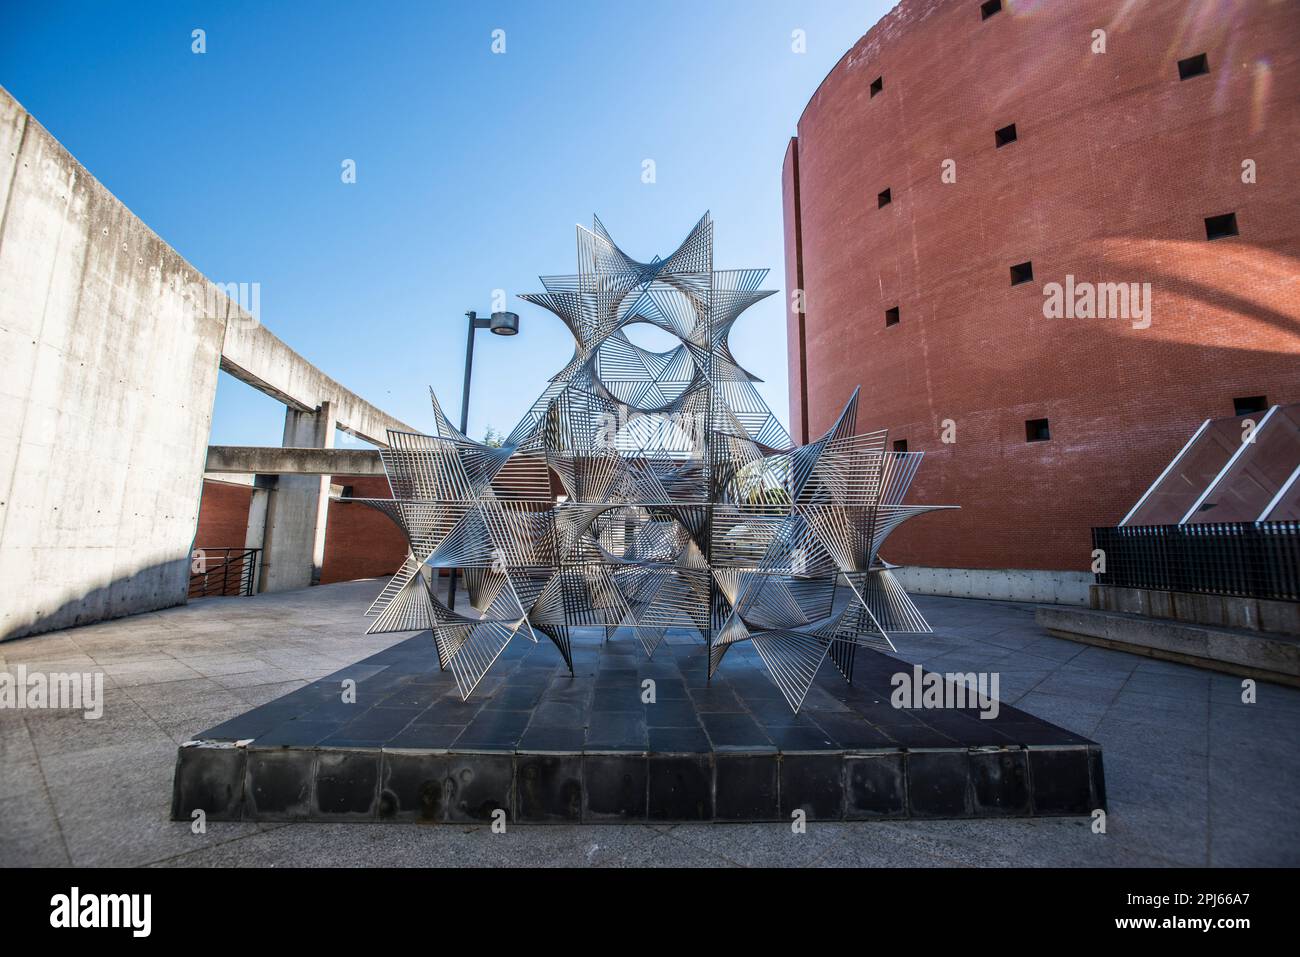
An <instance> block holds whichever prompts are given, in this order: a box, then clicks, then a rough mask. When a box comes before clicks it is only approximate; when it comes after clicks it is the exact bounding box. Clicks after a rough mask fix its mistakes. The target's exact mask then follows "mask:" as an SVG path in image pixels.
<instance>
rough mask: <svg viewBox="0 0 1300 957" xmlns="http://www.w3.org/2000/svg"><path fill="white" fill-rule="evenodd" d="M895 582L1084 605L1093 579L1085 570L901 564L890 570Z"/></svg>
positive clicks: (928, 590) (931, 590) (918, 590)
mask: <svg viewBox="0 0 1300 957" xmlns="http://www.w3.org/2000/svg"><path fill="white" fill-rule="evenodd" d="M894 577H895V578H897V579H898V583H899V584H900V585H902V586H903V587H904V588H906V589H907V590H908V591H910V592H914V593H915V594H918V595H947V596H948V597H950V598H991V599H996V600H998V601H1028V602H1047V603H1049V604H1054V605H1087V604H1088V589H1089V587H1090V586H1091V585H1092V583H1093V582H1094V581H1095V580H1096V579H1095V578H1094V577H1093V576H1092V575H1091V574H1089V573H1088V572H1069V571H1045V570H1041V569H1032V568H930V567H925V566H919V565H904V566H903V567H901V568H898V569H896V570H895V571H894Z"/></svg>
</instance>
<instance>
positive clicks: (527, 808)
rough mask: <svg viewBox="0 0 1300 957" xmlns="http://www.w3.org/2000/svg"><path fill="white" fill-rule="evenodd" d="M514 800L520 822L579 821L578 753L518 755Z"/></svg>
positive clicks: (580, 801)
mask: <svg viewBox="0 0 1300 957" xmlns="http://www.w3.org/2000/svg"><path fill="white" fill-rule="evenodd" d="M515 799H516V801H517V802H518V803H517V805H516V806H517V809H518V819H519V820H521V821H578V820H581V818H582V756H581V755H579V754H573V755H558V754H545V755H541V754H520V755H518V756H517V757H516V758H515Z"/></svg>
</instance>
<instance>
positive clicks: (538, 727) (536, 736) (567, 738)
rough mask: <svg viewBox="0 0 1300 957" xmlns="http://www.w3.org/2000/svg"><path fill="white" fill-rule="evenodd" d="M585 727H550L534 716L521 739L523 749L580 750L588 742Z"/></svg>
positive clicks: (520, 743)
mask: <svg viewBox="0 0 1300 957" xmlns="http://www.w3.org/2000/svg"><path fill="white" fill-rule="evenodd" d="M586 739H587V731H586V729H585V728H566V727H550V726H547V725H545V724H542V723H540V722H539V721H538V719H537V717H536V716H534V717H533V722H532V724H530V725H529V726H528V730H526V731H525V732H524V736H523V737H522V738H520V739H519V750H521V751H572V752H575V753H576V752H579V751H581V750H582V748H583V745H584V744H585V743H586Z"/></svg>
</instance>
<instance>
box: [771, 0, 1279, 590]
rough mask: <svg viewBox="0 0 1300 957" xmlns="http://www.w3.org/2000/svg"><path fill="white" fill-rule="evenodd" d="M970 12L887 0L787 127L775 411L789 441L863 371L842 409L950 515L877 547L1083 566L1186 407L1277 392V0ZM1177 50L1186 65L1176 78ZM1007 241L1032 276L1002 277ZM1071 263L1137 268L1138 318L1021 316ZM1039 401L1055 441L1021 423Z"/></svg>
mask: <svg viewBox="0 0 1300 957" xmlns="http://www.w3.org/2000/svg"><path fill="white" fill-rule="evenodd" d="M979 6H980V4H979V3H978V2H977V0H904V2H903V3H901V4H900V5H899V6H898V7H897V8H895V10H894V11H893V12H891V13H890V14H889V15H888V16H887V17H885V18H884V19H883V20H882V21H881V23H879V24H878V25H877V26H876V27H874V28H873V29H872V30H871V31H870V32H869V33H868V34H867V35H866V36H865V37H863V38H862V39H861V40H859V41H858V42H857V43H856V44H855V45H854V46H853V48H852V49H851V50H850V51H849V52H848V53H847V54H845V56H844V58H843V59H842V60H841V61H840V63H839V64H838V65H837V66H836V68H835V69H834V70H833V71H832V72H831V73H830V75H829V76H827V78H826V80H825V81H824V82H823V83H822V85H821V87H820V88H819V89H818V90H817V92H816V94H815V95H814V96H813V98H812V100H811V101H810V102H809V103H808V106H807V108H806V110H805V112H804V114H803V116H802V117H801V119H800V120H799V124H798V137H797V142H792V143H791V145H790V148H789V149H788V150H787V153H786V160H785V170H784V187H785V204H786V225H785V228H786V272H787V277H786V278H787V285H788V287H789V289H790V290H793V289H795V288H797V287H798V286H799V285H800V282H801V283H802V288H803V289H804V292H805V296H806V302H807V308H806V314H805V315H804V316H803V317H802V318H803V329H802V332H801V330H800V326H799V320H800V317H799V316H798V315H796V314H795V313H794V311H793V310H792V309H791V310H790V312H789V315H788V322H789V326H788V334H789V345H790V349H791V370H790V372H791V374H790V388H791V399H790V413H791V425H792V432H793V434H794V435H795V437H796V439H798V438H800V431H801V430H800V422H801V420H802V418H803V416H804V415H805V414H806V416H807V423H808V432H809V433H810V434H809V435H806V436H803V439H804V440H805V441H806V440H807V439H808V438H816V437H817V436H819V435H820V434H821V433H822V432H824V431H825V429H826V428H828V427H829V425H830V424H831V423H832V422H833V421H834V419H835V417H836V416H837V415H838V414H839V412H840V410H841V409H842V408H843V405H844V403H845V402H846V401H847V400H848V398H849V396H850V395H851V394H852V392H853V389H854V388H855V387H857V386H858V385H859V384H860V385H861V386H862V395H861V398H860V403H859V413H858V425H859V428H860V429H862V430H863V431H866V430H869V429H873V428H880V427H888V428H889V429H890V430H891V439H895V438H904V439H906V440H907V443H908V449H909V450H910V451H924V452H926V453H927V456H926V459H925V461H924V463H923V464H922V466H921V470H920V472H919V474H918V476H917V480H916V482H915V483H914V485H913V492H912V493H911V495H910V497H909V501H912V502H925V503H934V504H954V505H960V506H961V508H962V511H960V512H957V513H951V512H949V513H940V514H935V515H928V516H923V517H921V518H918V519H915V520H914V521H912V522H911V523H909V524H908V525H907V526H905V527H904V528H903V529H902V530H900V531H899V532H898V533H897V534H896V535H895V536H894V537H893V538H891V539H890V541H889V543H888V544H887V546H886V548H885V554H886V557H887V558H888V559H889V560H891V561H895V562H904V563H909V564H920V565H931V566H941V567H966V568H1030V569H1061V570H1086V569H1087V567H1088V563H1089V556H1090V550H1091V542H1090V537H1089V529H1090V528H1091V526H1093V525H1103V524H1114V523H1116V522H1118V521H1119V520H1120V519H1121V518H1122V517H1123V515H1124V514H1125V512H1127V511H1128V509H1129V507H1130V506H1131V505H1132V504H1133V503H1134V502H1135V501H1136V499H1137V498H1138V496H1140V495H1141V493H1142V492H1143V491H1144V490H1145V489H1146V487H1147V486H1148V485H1149V484H1150V483H1151V481H1152V480H1153V479H1154V478H1155V477H1156V476H1157V475H1158V474H1159V472H1160V471H1161V469H1162V468H1163V467H1164V466H1165V464H1166V463H1167V462H1168V460H1169V459H1170V458H1171V457H1172V456H1173V455H1174V454H1175V453H1176V452H1177V451H1178V449H1179V448H1180V447H1181V446H1182V444H1183V443H1184V442H1185V441H1186V440H1187V439H1188V438H1189V437H1190V435H1191V434H1192V432H1193V431H1194V430H1195V429H1196V427H1197V425H1199V424H1200V422H1201V421H1202V420H1203V419H1205V418H1209V417H1219V416H1225V415H1232V414H1233V398H1234V397H1237V396H1253V395H1265V396H1267V398H1268V401H1269V402H1270V403H1285V402H1295V401H1300V283H1298V282H1297V278H1296V276H1297V261H1298V260H1300V216H1297V215H1296V210H1297V208H1300V155H1298V154H1297V153H1296V150H1295V144H1296V143H1297V142H1300V15H1297V14H1298V13H1300V9H1298V5H1297V4H1296V3H1294V2H1281V3H1243V4H1226V5H1207V6H1206V7H1205V8H1204V15H1203V16H1199V17H1191V16H1190V14H1189V10H1190V9H1191V8H1190V7H1189V5H1188V4H1187V3H1186V2H1185V0H1150V2H1145V3H1141V4H1131V3H1126V2H1124V0H1071V2H1068V3H1064V2H1061V3H1056V2H1053V3H1034V4H1025V3H1012V2H1011V0H1004V4H1003V6H1004V7H1005V8H1006V9H1004V10H1003V12H1001V13H999V14H997V15H995V16H993V17H990V18H989V19H988V20H981V18H980V11H979ZM1098 28H1102V29H1104V30H1105V31H1106V38H1105V43H1106V52H1105V53H1093V52H1092V50H1091V46H1092V44H1093V42H1094V36H1093V31H1094V30H1095V29H1098ZM1198 53H1206V54H1207V55H1208V59H1209V65H1210V73H1209V75H1206V76H1198V77H1194V78H1192V79H1188V80H1185V81H1180V80H1179V73H1178V68H1177V61H1178V60H1180V59H1182V58H1184V57H1189V56H1192V55H1194V54H1198ZM877 77H881V78H882V79H883V89H882V90H881V91H880V93H879V94H877V95H876V96H874V97H873V96H871V95H870V86H871V83H872V81H874V80H875V79H876V78H877ZM1011 123H1014V124H1015V125H1016V131H1017V141H1016V142H1014V143H1012V144H1010V145H1008V146H1004V147H1002V148H1000V149H999V148H996V147H995V143H994V131H995V130H996V129H998V128H1000V127H1003V126H1006V125H1007V124H1011ZM1248 159H1250V160H1254V162H1255V166H1256V171H1257V182H1255V183H1253V184H1247V183H1243V182H1242V163H1243V161H1244V160H1248ZM945 160H953V161H954V162H955V173H956V181H955V182H953V183H945V182H943V181H942V177H941V174H942V172H943V169H944V166H943V164H944V161H945ZM886 188H888V189H889V190H890V193H891V202H890V203H889V205H887V206H884V207H883V208H879V207H878V200H877V196H878V194H879V193H880V192H881V191H882V190H884V189H886ZM1227 212H1235V213H1236V216H1237V222H1238V228H1239V231H1240V232H1239V235H1237V236H1233V237H1230V238H1226V239H1219V240H1215V241H1212V242H1211V241H1207V239H1206V233H1205V223H1204V220H1205V217H1207V216H1213V215H1219V214H1222V213H1227ZM1025 261H1032V263H1033V281H1032V282H1028V283H1024V284H1021V285H1015V286H1013V285H1011V281H1010V274H1009V267H1010V266H1011V265H1013V264H1017V263H1021V262H1025ZM1066 274H1071V275H1073V276H1074V277H1075V279H1076V281H1088V282H1093V283H1101V282H1117V283H1118V282H1137V283H1150V284H1151V301H1152V310H1151V325H1150V327H1149V328H1146V329H1136V328H1133V327H1132V325H1131V323H1130V322H1129V321H1126V320H1123V319H1114V318H1112V319H1047V318H1044V315H1043V303H1044V284H1046V283H1049V282H1057V283H1064V281H1065V277H1066ZM799 277H802V278H801V280H800V278H799ZM891 307H898V308H899V310H900V321H899V322H898V323H897V324H896V325H892V326H888V327H887V326H886V325H885V317H884V313H885V310H886V309H889V308H891ZM801 340H802V345H803V350H802V352H801V350H800V345H801ZM805 368H806V376H805V375H804V374H803V373H802V372H801V371H800V370H803V369H805ZM1038 418H1046V419H1048V420H1049V423H1050V430H1051V439H1050V441H1046V442H1032V443H1030V442H1026V440H1025V421H1026V420H1028V419H1038ZM945 420H951V421H952V423H953V424H954V425H955V427H956V439H957V441H956V442H955V443H953V444H945V443H944V442H942V441H941V435H942V431H943V425H944V421H945Z"/></svg>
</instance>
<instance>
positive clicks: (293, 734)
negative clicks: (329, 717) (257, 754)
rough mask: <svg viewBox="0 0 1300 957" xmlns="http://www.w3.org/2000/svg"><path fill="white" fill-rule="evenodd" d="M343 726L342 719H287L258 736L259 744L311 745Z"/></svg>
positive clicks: (282, 745)
mask: <svg viewBox="0 0 1300 957" xmlns="http://www.w3.org/2000/svg"><path fill="white" fill-rule="evenodd" d="M341 727H343V722H340V721H309V720H306V719H303V720H300V721H286V722H284V723H283V724H278V725H276V726H275V727H274V728H272V729H271V730H270V731H268V732H266V734H263V735H261V736H259V737H258V738H256V739H255V740H256V741H257V743H258V744H259V745H275V746H279V747H311V746H312V745H313V744H320V742H322V741H324V740H325V739H326V738H328V737H329V736H330V735H332V734H335V733H336V732H337V731H338V730H339V728H341Z"/></svg>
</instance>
